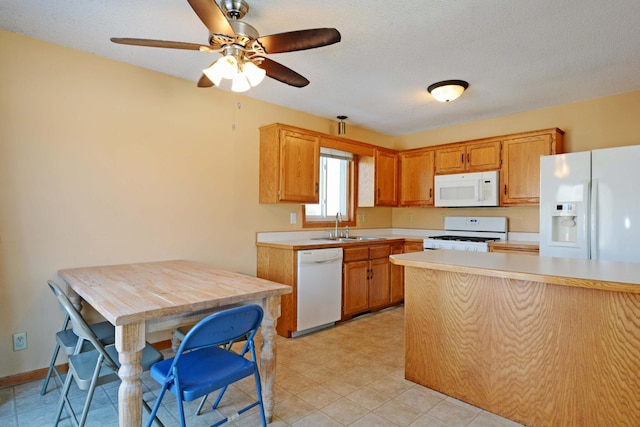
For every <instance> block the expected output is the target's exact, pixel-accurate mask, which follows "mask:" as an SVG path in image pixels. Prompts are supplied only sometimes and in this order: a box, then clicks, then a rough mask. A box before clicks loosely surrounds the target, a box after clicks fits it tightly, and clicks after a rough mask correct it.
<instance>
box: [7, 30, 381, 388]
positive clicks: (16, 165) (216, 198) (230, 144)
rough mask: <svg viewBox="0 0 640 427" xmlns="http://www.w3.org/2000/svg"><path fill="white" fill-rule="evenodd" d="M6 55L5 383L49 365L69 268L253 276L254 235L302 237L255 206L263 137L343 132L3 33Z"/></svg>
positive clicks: (276, 212)
mask: <svg viewBox="0 0 640 427" xmlns="http://www.w3.org/2000/svg"><path fill="white" fill-rule="evenodd" d="M0 55H1V56H2V58H3V59H2V63H1V65H0V92H1V93H2V98H1V100H0V103H1V104H0V117H1V120H2V124H1V126H0V300H1V301H2V309H1V310H0V360H2V363H0V378H2V377H5V376H8V375H12V374H16V373H22V372H27V371H31V370H35V369H38V368H42V367H44V366H46V365H47V363H48V359H49V357H50V355H51V351H52V350H53V346H54V340H53V336H54V332H55V331H56V328H57V327H59V324H60V322H61V321H62V313H61V312H60V311H59V310H58V308H57V305H56V304H55V303H54V298H53V296H52V294H51V293H50V291H49V289H48V288H47V286H46V281H47V279H57V276H56V271H57V270H58V269H61V268H66V267H78V266H87V265H98V264H110V263H127V262H136V261H151V260H162V259H171V258H185V259H192V260H199V261H204V262H207V263H211V264H215V265H218V266H220V267H223V268H226V269H229V270H232V271H241V272H244V273H249V274H255V268H256V249H255V233H256V232H258V231H272V230H298V229H301V227H300V225H299V224H298V225H293V226H292V225H289V212H299V211H300V208H299V206H298V205H284V206H273V205H260V204H258V157H259V152H258V147H259V141H258V135H259V133H258V128H259V127H260V126H263V125H267V124H270V123H273V122H282V123H287V124H291V125H294V126H299V127H303V128H307V129H313V130H317V131H321V132H325V133H335V131H336V130H337V125H336V123H335V121H331V120H329V119H328V118H322V117H315V116H311V115H308V114H303V113H300V112H297V111H294V110H290V109H286V108H281V107H278V106H275V105H272V104H267V103H264V102H259V101H255V100H252V99H250V98H247V97H243V96H240V95H234V94H232V93H228V92H225V91H220V90H216V89H214V88H211V89H199V88H197V87H196V83H195V81H196V80H197V78H198V76H197V75H194V81H186V80H182V79H177V78H174V77H170V76H167V75H163V74H159V73H155V72H151V71H148V70H145V69H141V68H137V67H133V66H130V65H126V64H123V63H119V62H115V61H110V60H107V59H104V58H100V57H97V56H95V55H90V54H87V53H83V52H79V51H75V50H71V49H68V48H64V47H61V46H56V45H51V44H47V43H44V42H42V41H40V40H34V39H30V38H26V37H23V36H19V35H16V34H14V33H9V32H4V31H0ZM195 71H196V70H194V72H195ZM263 84H280V83H276V82H265V83H263ZM283 90H295V89H292V88H288V87H285V86H284V85H283ZM301 93H302V92H301ZM238 105H240V108H238ZM233 123H235V125H236V130H235V131H232V124H233ZM348 135H349V137H350V138H352V139H359V140H364V141H369V142H372V143H376V144H378V145H384V146H388V147H390V146H391V144H392V140H391V139H390V138H389V137H386V136H384V135H379V134H376V133H374V132H370V131H367V130H364V129H358V128H357V127H355V126H351V125H350V126H349V127H348ZM367 217H368V223H371V224H376V225H377V226H384V227H388V226H389V225H390V224H391V213H390V210H389V209H381V210H380V213H379V214H377V213H376V210H375V209H371V210H370V213H369V214H368V215H367ZM21 331H26V332H27V334H28V343H29V348H28V349H27V350H24V351H20V352H16V353H14V352H13V350H12V339H11V335H12V334H13V333H15V332H21Z"/></svg>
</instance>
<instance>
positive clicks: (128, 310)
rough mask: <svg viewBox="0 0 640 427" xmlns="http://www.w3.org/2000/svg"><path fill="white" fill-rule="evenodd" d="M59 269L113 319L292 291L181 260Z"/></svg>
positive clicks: (168, 313)
mask: <svg viewBox="0 0 640 427" xmlns="http://www.w3.org/2000/svg"><path fill="white" fill-rule="evenodd" d="M58 274H59V275H60V277H61V278H62V279H63V280H64V281H65V282H66V283H67V284H68V285H69V286H70V287H71V288H72V289H73V290H74V291H75V292H76V293H77V294H78V295H79V296H80V297H82V299H84V300H85V301H86V302H87V303H88V304H90V305H91V306H92V307H94V308H95V309H96V310H97V311H98V312H99V313H100V314H102V315H103V316H104V317H105V318H106V319H107V320H108V321H109V322H111V323H112V324H114V325H124V324H128V323H134V322H138V321H146V320H150V319H157V318H160V317H165V316H171V315H176V314H182V313H188V312H193V311H198V310H205V309H210V308H214V307H219V306H226V305H231V304H237V303H242V302H246V301H251V300H259V299H262V298H267V297H271V296H276V295H282V294H287V293H290V292H291V287H289V286H286V285H283V284H281V283H276V282H271V281H269V280H264V279H259V278H256V277H252V276H247V275H244V274H241V273H233V272H229V271H225V270H221V269H218V268H215V267H213V266H210V265H207V264H203V263H198V262H193V261H185V260H172V261H160V262H148V263H137V264H122V265H111V266H97V267H85V268H74V269H65V270H60V271H59V272H58Z"/></svg>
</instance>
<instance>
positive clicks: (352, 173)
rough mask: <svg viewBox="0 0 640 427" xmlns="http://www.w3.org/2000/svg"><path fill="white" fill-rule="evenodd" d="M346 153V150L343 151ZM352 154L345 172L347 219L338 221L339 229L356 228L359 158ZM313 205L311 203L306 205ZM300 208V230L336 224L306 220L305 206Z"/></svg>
mask: <svg viewBox="0 0 640 427" xmlns="http://www.w3.org/2000/svg"><path fill="white" fill-rule="evenodd" d="M345 151H346V150H345ZM351 154H353V160H352V161H351V162H349V170H348V171H347V174H348V177H349V189H348V197H347V198H348V200H347V215H346V216H347V217H345V216H343V217H342V221H340V224H339V225H340V227H345V226H350V227H355V226H356V218H357V212H356V209H357V203H356V202H357V200H358V158H359V156H358V155H357V154H355V153H351ZM307 204H313V203H307ZM301 208H302V228H327V227H334V226H335V224H336V221H335V219H334V220H328V219H327V220H326V221H309V220H307V214H306V210H305V208H306V204H302V205H301Z"/></svg>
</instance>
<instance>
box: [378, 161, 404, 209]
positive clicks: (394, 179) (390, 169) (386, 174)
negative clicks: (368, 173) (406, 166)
mask: <svg viewBox="0 0 640 427" xmlns="http://www.w3.org/2000/svg"><path fill="white" fill-rule="evenodd" d="M374 173H375V181H374V182H375V195H374V196H375V205H376V206H397V205H398V152H397V151H392V150H379V149H376V153H375V172H374Z"/></svg>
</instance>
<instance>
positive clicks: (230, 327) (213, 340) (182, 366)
mask: <svg viewBox="0 0 640 427" xmlns="http://www.w3.org/2000/svg"><path fill="white" fill-rule="evenodd" d="M262 317H263V311H262V308H261V307H260V306H258V305H244V306H240V307H235V308H231V309H228V310H224V311H220V312H218V313H214V314H212V315H210V316H208V317H207V318H205V319H203V320H201V321H200V322H198V324H196V325H195V326H194V327H193V328H191V330H190V331H189V332H188V333H187V334H186V335H185V337H184V339H183V340H182V343H181V344H180V347H179V348H178V351H177V352H176V355H175V356H174V357H172V358H169V359H166V360H163V361H162V362H158V363H156V364H155V365H153V366H152V367H151V371H150V374H151V378H153V379H154V380H156V381H157V382H158V383H160V384H161V385H162V389H161V390H160V393H159V394H158V398H157V399H156V403H155V405H154V407H153V410H152V412H151V418H150V419H149V424H148V426H150V425H151V422H152V420H153V417H154V416H155V415H156V413H157V411H158V408H159V407H160V404H161V402H162V398H163V397H164V394H165V392H166V391H167V390H168V391H170V392H171V393H173V394H174V395H175V396H176V401H177V406H178V414H179V418H180V425H181V426H182V427H184V426H185V417H184V407H183V402H190V401H192V400H195V399H198V398H199V397H202V396H206V395H207V394H208V393H211V392H213V391H215V390H220V394H219V395H218V397H217V398H216V401H215V403H214V404H213V409H216V408H217V407H218V405H219V404H220V400H221V399H222V396H223V395H224V393H225V391H226V390H227V388H228V386H229V385H231V384H233V383H235V382H236V381H239V380H241V379H243V378H246V377H248V376H251V375H253V376H254V380H255V386H256V396H257V398H256V400H255V401H254V402H252V403H251V404H249V405H247V406H246V407H244V408H242V409H240V410H239V411H238V412H237V413H236V414H234V415H233V416H231V417H226V418H223V419H222V420H220V421H218V422H216V423H215V424H213V425H212V427H214V426H219V425H221V424H224V423H225V422H227V421H230V420H233V419H235V418H236V417H237V416H239V415H240V414H242V413H244V412H246V411H248V410H249V409H251V408H253V407H254V406H259V407H260V416H261V419H262V426H266V424H267V423H266V418H265V413H264V406H263V403H262V388H261V385H260V374H259V372H258V364H257V360H256V352H255V344H254V336H255V334H256V332H257V331H258V328H259V327H260V324H261V323H262ZM245 337H246V342H245V344H244V346H243V348H242V350H241V351H240V352H239V353H234V352H233V351H231V350H230V349H227V348H223V347H220V346H226V345H227V344H228V343H230V342H233V341H236V340H241V339H244V338H245ZM247 354H248V355H249V356H250V358H245V355H247Z"/></svg>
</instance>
